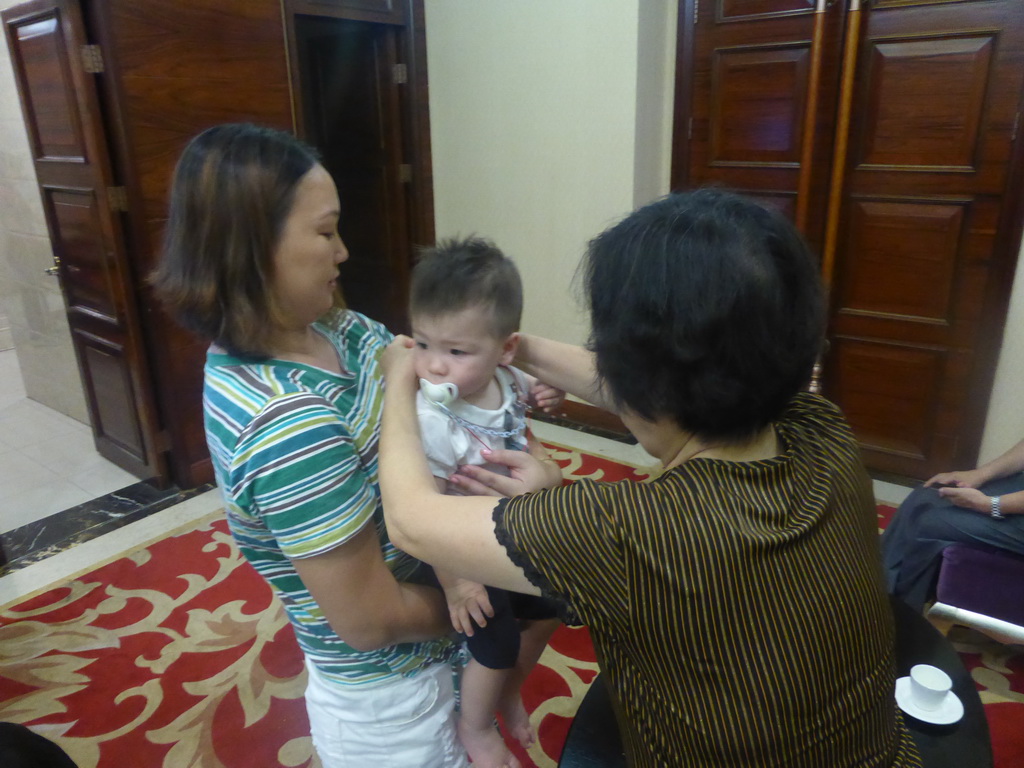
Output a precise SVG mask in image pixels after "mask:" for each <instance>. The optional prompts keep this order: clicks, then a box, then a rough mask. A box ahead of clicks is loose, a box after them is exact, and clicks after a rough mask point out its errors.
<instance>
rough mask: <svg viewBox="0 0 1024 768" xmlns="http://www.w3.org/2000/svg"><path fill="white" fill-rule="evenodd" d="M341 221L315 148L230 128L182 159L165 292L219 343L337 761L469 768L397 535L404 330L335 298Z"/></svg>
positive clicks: (231, 429)
mask: <svg viewBox="0 0 1024 768" xmlns="http://www.w3.org/2000/svg"><path fill="white" fill-rule="evenodd" d="M339 215H340V203H339V200H338V193H337V190H336V189H335V186H334V182H333V181H332V180H331V177H330V175H328V173H327V171H326V170H324V168H323V166H322V165H320V163H319V161H318V160H317V157H316V154H315V153H314V152H313V150H312V149H310V148H309V147H307V146H306V145H304V144H302V143H301V142H299V141H297V140H296V139H295V138H293V137H292V136H289V135H288V134H285V133H281V132H279V131H274V130H270V129H266V128H260V127H257V126H253V125H221V126H216V127H214V128H211V129H209V130H207V131H206V132H204V133H202V134H201V135H199V136H198V137H196V138H195V139H193V140H192V142H191V143H190V144H189V145H188V147H186V149H185V151H184V153H183V154H182V156H181V159H180V160H179V162H178V167H177V169H176V171H175V176H174V183H173V187H172V191H171V207H170V216H169V221H168V224H167V235H166V244H165V249H164V255H163V259H162V261H161V264H160V267H159V269H158V271H157V272H156V274H155V275H154V284H155V286H156V288H157V290H158V292H159V294H160V296H161V298H162V299H163V300H164V302H165V304H166V305H167V307H168V308H169V309H170V310H171V311H172V312H173V313H174V314H175V315H176V316H177V318H178V319H179V320H180V321H181V322H182V324H183V325H185V326H186V327H187V328H189V329H191V330H192V331H194V332H196V333H197V334H199V335H200V336H201V337H204V338H206V339H209V340H210V341H211V342H212V344H211V346H210V348H209V352H208V354H207V359H206V369H205V385H204V414H205V423H206V437H207V443H208V444H209V447H210V455H211V458H212V460H213V466H214V471H215V473H216V477H217V485H218V486H219V487H220V489H221V492H222V493H223V495H224V506H225V512H226V514H227V518H228V523H229V525H230V528H231V532H232V534H233V535H234V538H235V540H236V541H237V543H238V546H239V549H240V550H241V551H242V554H243V555H244V556H245V557H246V558H247V559H248V560H249V562H250V563H251V564H252V565H253V567H254V568H255V569H256V570H257V571H258V572H259V573H260V574H261V575H262V576H263V577H264V578H265V579H266V580H267V581H268V582H269V583H270V586H271V587H272V588H273V590H274V592H275V594H276V595H277V596H278V597H279V598H280V599H281V601H282V603H283V604H284V607H285V610H286V611H287V614H288V618H289V620H290V621H291V625H292V627H293V628H294V630H295V635H296V638H297V639H298V642H299V646H300V648H301V649H302V652H303V654H304V656H305V659H306V669H307V672H308V677H309V683H308V687H307V689H306V704H307V709H308V712H309V719H310V725H311V728H312V736H313V744H314V746H315V747H316V750H317V752H318V753H319V756H320V761H321V763H322V765H323V766H325V768H341V767H342V766H396V767H397V768H405V766H410V767H411V766H416V767H417V768H419V767H421V766H427V767H428V768H464V766H467V765H468V761H467V758H466V754H465V751H464V750H463V749H462V747H461V745H460V744H459V742H458V739H457V738H456V734H455V728H454V726H455V721H454V694H453V686H452V668H451V663H450V662H451V659H452V657H453V654H454V652H455V650H456V648H455V646H454V645H453V644H452V643H451V642H449V640H448V638H447V635H448V634H449V633H450V631H451V626H450V624H449V621H448V610H447V608H446V605H445V601H444V597H443V595H442V594H441V592H440V590H437V589H433V588H430V587H425V586H420V585H417V584H414V583H411V582H410V579H412V578H416V577H421V576H422V574H419V573H417V572H418V571H419V570H422V568H421V564H420V563H419V562H418V561H416V560H414V559H413V558H412V557H410V556H409V555H408V554H406V553H404V552H402V551H401V550H399V549H397V548H396V547H395V546H394V545H393V544H392V543H391V542H390V541H389V540H388V533H387V530H386V528H385V526H384V519H383V512H382V510H381V503H380V494H379V492H378V486H377V454H378V442H379V435H380V415H381V408H382V399H383V389H382V381H381V373H380V367H379V364H378V358H379V356H380V353H381V351H382V350H383V349H384V348H385V347H386V345H387V344H388V342H390V341H391V334H390V333H388V331H387V330H386V329H385V328H384V327H383V326H381V325H380V324H379V323H376V322H374V321H372V320H369V319H367V318H366V317H363V316H362V315H359V314H357V313H355V312H352V311H347V310H344V309H341V308H339V304H338V303H337V302H336V298H337V290H336V289H337V281H338V278H339V266H340V265H341V264H343V263H344V261H345V260H346V259H347V258H348V251H347V250H346V249H345V245H344V243H342V241H341V239H340V237H339V236H338V229H337V225H338V217H339ZM272 757H273V756H270V755H264V756H259V755H254V756H253V764H255V765H265V764H267V762H268V761H269V760H270V759H271V758H272Z"/></svg>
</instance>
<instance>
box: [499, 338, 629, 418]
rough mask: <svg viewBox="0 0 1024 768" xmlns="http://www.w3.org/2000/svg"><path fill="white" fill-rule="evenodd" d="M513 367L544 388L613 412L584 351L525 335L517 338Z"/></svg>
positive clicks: (587, 354) (559, 342)
mask: <svg viewBox="0 0 1024 768" xmlns="http://www.w3.org/2000/svg"><path fill="white" fill-rule="evenodd" d="M515 365H516V366H517V367H519V368H521V369H522V370H524V371H525V372H526V373H528V374H530V375H531V376H533V377H534V378H537V379H539V380H540V381H543V382H544V383H545V384H549V385H551V386H552V387H557V388H558V389H561V390H564V391H565V392H568V393H569V394H571V395H574V396H575V397H578V398H580V399H581V400H586V401H587V402H588V403H593V404H594V405H596V406H598V407H599V408H604V409H605V410H607V411H614V410H615V405H614V403H613V402H612V401H611V398H609V397H608V396H607V394H606V393H605V392H604V390H603V389H602V388H601V386H600V384H599V383H598V381H597V371H596V369H595V367H594V355H593V353H591V352H589V351H587V350H586V349H584V348H583V347H578V346H576V345H575V344H566V343H564V342H561V341H554V340H552V339H545V338H544V337H542V336H533V335H531V334H528V333H524V334H521V335H520V337H519V349H518V351H517V352H516V359H515Z"/></svg>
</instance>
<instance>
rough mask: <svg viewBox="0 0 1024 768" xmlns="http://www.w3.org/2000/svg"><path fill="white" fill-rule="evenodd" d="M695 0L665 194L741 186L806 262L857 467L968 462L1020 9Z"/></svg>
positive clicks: (1008, 200)
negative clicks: (826, 315)
mask: <svg viewBox="0 0 1024 768" xmlns="http://www.w3.org/2000/svg"><path fill="white" fill-rule="evenodd" d="M698 4H699V9H696V10H698V11H699V12H697V14H696V15H697V23H696V24H695V25H694V27H693V28H694V30H695V32H694V40H693V42H692V44H690V45H689V46H687V45H683V46H682V47H681V50H680V53H679V62H680V64H679V70H678V71H679V76H678V80H685V78H686V77H687V75H686V72H687V71H689V70H687V61H686V57H687V56H692V58H693V61H692V65H690V66H691V68H692V72H693V78H692V82H691V83H689V84H686V83H682V84H680V83H678V82H677V110H676V112H677V125H676V129H675V130H676V137H675V145H674V168H675V170H676V173H675V175H674V177H673V185H674V186H676V187H681V186H693V185H699V184H706V183H719V184H723V185H726V186H729V187H732V188H734V189H737V190H738V191H743V192H748V193H751V194H753V195H754V196H755V197H758V198H760V199H762V200H764V201H765V202H766V203H770V204H773V205H776V207H779V208H781V209H782V210H783V211H786V212H787V213H790V214H791V215H792V216H793V217H794V218H795V219H796V220H797V222H798V224H800V225H801V227H802V229H803V231H804V234H805V236H806V237H807V239H808V241H809V242H810V243H811V245H812V246H813V247H814V248H816V249H817V250H818V251H819V252H820V253H822V254H823V256H824V263H823V269H824V272H825V276H826V278H827V279H828V281H829V288H830V311H831V317H830V330H829V338H830V350H829V351H828V353H827V355H826V356H825V360H824V362H825V382H824V383H825V394H826V395H827V396H829V397H830V398H832V399H833V400H835V401H836V402H837V403H838V404H839V405H840V406H841V407H842V408H843V410H844V411H845V412H846V415H847V417H848V419H849V420H850V423H851V424H852V426H853V428H854V431H855V432H856V434H857V437H858V439H859V440H860V442H861V445H862V447H863V449H864V455H865V459H866V461H867V463H868V466H869V467H871V468H872V469H874V470H876V471H880V472H887V473H892V474H895V475H898V476H902V477H907V478H917V479H921V478H925V477H928V476H930V475H931V474H934V473H935V472H938V471H942V470H946V469H951V468H956V467H969V466H973V462H974V461H975V460H976V458H977V451H978V447H979V443H980V437H981V429H982V426H983V423H984V415H985V410H986V406H987V401H988V396H989V392H990V389H991V382H992V377H993V375H994V369H995V364H996V359H997V355H998V349H999V339H1000V337H1001V333H1002V325H1003V322H1004V320H1005V315H1006V308H1007V304H1008V290H1009V284H1010V280H1011V279H1012V276H1013V270H1014V266H1015V263H1016V256H1017V248H1018V245H1019V239H1020V212H1021V199H1020V195H1021V193H1020V189H1019V187H1020V177H1021V175H1022V173H1024V166H1022V157H1024V154H1022V152H1021V150H1020V148H1019V147H1015V144H1014V139H1015V135H1016V131H1017V123H1018V122H1019V114H1020V110H1021V103H1020V99H1021V93H1022V87H1024V41H1022V34H1024V13H1022V12H1021V6H1020V0H965V1H964V2H955V3H952V2H948V1H947V0H916V1H915V2H913V3H908V2H906V0H874V1H873V2H872V3H871V4H870V5H867V4H864V5H862V4H861V3H860V2H859V0H837V2H835V3H833V4H832V5H831V6H830V5H828V4H827V3H825V2H819V4H818V6H817V11H818V13H811V12H810V11H808V10H804V9H802V8H801V7H800V6H802V5H804V4H803V3H798V2H796V1H795V0H714V2H712V0H694V6H696V5H698ZM681 6H683V8H681V10H685V11H686V12H687V13H689V14H690V15H689V17H688V18H687V19H685V20H684V21H683V22H681V23H683V24H685V23H686V22H689V23H690V24H692V23H693V13H694V11H695V8H694V7H691V5H690V3H689V2H686V0H684V2H683V3H681ZM804 7H805V8H806V6H804ZM681 30H682V27H681ZM684 34H685V33H684ZM680 39H681V40H683V39H684V38H683V37H682V36H681V38H680ZM805 50H806V51H807V54H806V55H804V54H803V53H802V52H803V51H805ZM804 59H806V61H807V62H808V64H807V66H804V65H803V63H802V62H803V60H804ZM815 61H817V62H818V64H814V62H815ZM687 89H690V90H689V91H688V90H687ZM680 102H681V103H680ZM807 104H810V105H811V106H812V108H813V114H812V111H811V110H808V108H807V107H806V106H802V105H807ZM687 110H689V112H690V114H689V115H687ZM801 110H803V113H804V115H803V117H804V119H803V121H802V122H801V120H800V113H801ZM681 114H682V115H684V116H686V119H687V122H686V123H680V121H679V118H678V116H679V115H681ZM690 117H692V139H690V138H689V136H688V135H684V134H683V130H684V128H685V127H687V126H688V122H689V118H690ZM800 126H802V127H803V132H802V134H801V133H800V130H799V129H800ZM808 137H809V138H808ZM808 141H810V143H808ZM682 158H685V160H684V159H682ZM780 200H781V201H783V203H782V204H780V203H779V201H780ZM801 214H802V215H801Z"/></svg>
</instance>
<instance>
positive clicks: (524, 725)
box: [501, 694, 537, 749]
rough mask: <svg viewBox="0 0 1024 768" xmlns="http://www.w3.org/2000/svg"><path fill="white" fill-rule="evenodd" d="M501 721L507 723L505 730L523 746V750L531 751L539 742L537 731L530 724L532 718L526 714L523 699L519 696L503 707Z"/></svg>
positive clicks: (512, 698)
mask: <svg viewBox="0 0 1024 768" xmlns="http://www.w3.org/2000/svg"><path fill="white" fill-rule="evenodd" d="M501 719H502V721H503V722H504V723H505V730H507V731H508V732H509V734H510V735H511V736H512V738H514V739H515V740H516V741H518V742H519V743H520V744H522V745H523V749H529V748H530V747H532V746H533V744H534V742H535V741H537V731H536V730H535V729H534V727H533V724H532V723H531V722H530V716H529V715H528V714H526V707H524V706H523V699H522V698H521V697H520V696H519V695H518V694H517V695H515V696H514V697H511V701H508V702H506V703H505V704H504V705H503V706H502V708H501Z"/></svg>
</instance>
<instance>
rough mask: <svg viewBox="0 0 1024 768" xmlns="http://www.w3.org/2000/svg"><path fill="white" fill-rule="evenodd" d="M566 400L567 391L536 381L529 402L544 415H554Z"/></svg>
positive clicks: (531, 388)
mask: <svg viewBox="0 0 1024 768" xmlns="http://www.w3.org/2000/svg"><path fill="white" fill-rule="evenodd" d="M564 400H565V391H564V390H561V389H558V388H556V387H552V386H551V385H550V384H545V383H544V382H543V381H535V382H534V383H533V386H531V387H530V394H529V397H528V401H529V403H530V405H532V406H533V407H534V408H540V409H541V410H542V411H544V413H554V412H555V411H557V410H558V408H559V407H560V406H561V405H562V402H563V401H564Z"/></svg>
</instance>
